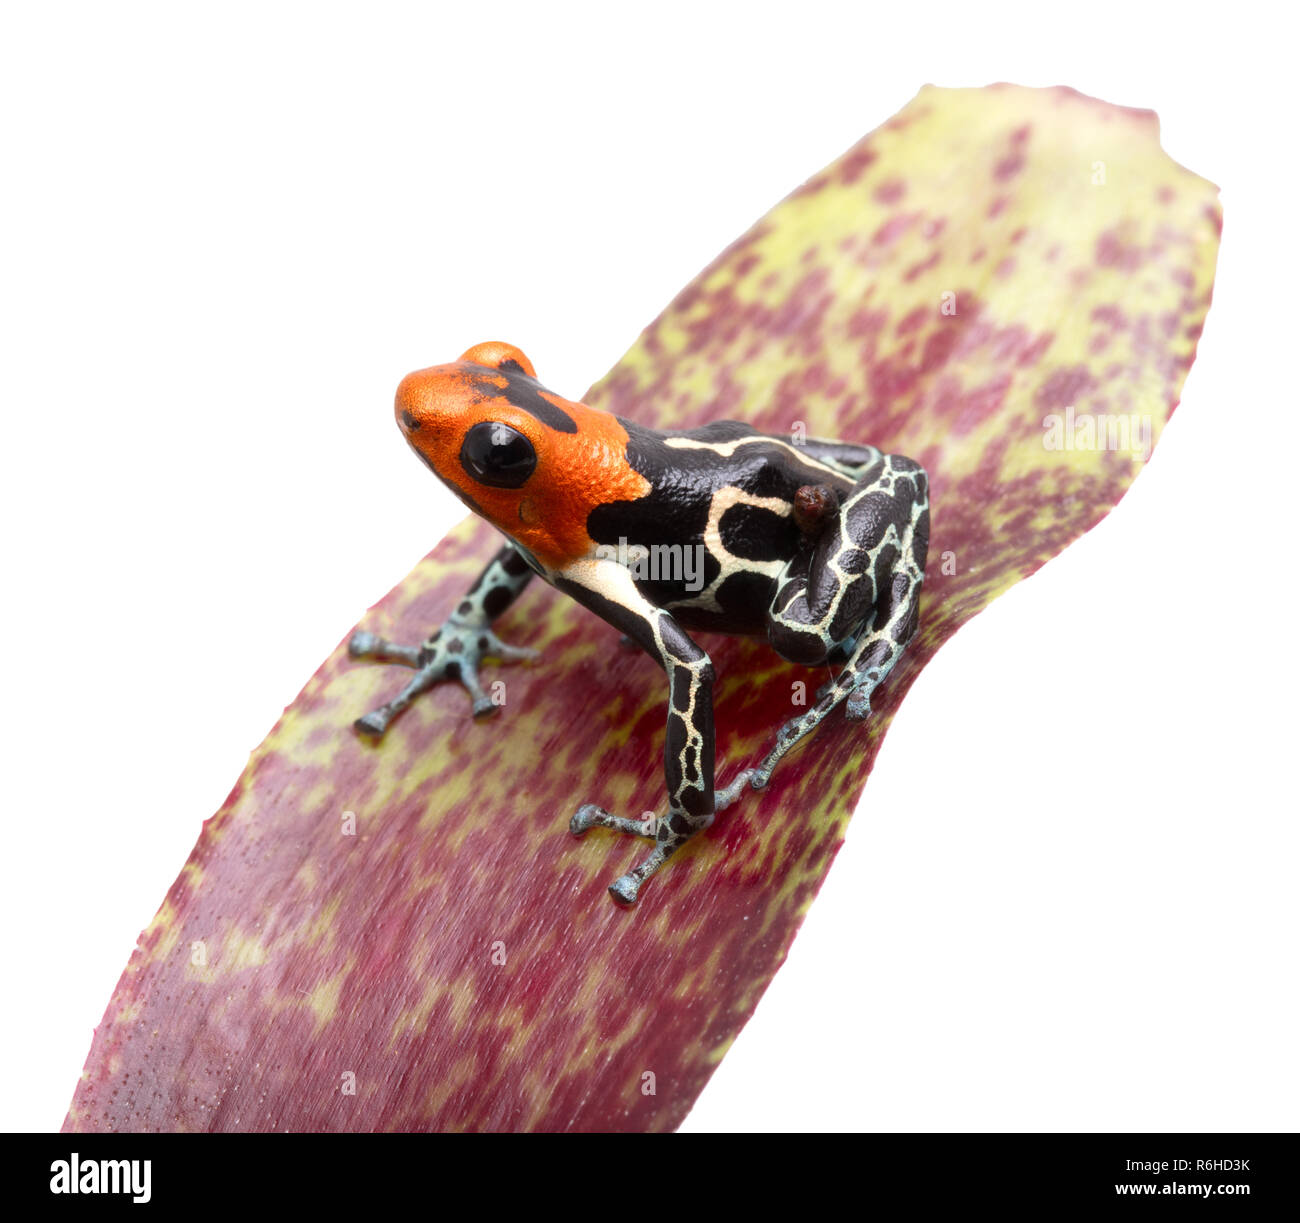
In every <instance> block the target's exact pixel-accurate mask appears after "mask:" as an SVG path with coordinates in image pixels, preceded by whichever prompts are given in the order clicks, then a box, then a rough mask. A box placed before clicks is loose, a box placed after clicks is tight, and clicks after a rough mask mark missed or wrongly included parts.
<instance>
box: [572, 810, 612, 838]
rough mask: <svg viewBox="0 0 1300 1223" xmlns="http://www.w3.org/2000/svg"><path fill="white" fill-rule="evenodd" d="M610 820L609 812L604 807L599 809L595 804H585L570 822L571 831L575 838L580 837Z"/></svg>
mask: <svg viewBox="0 0 1300 1223" xmlns="http://www.w3.org/2000/svg"><path fill="white" fill-rule="evenodd" d="M609 818H610V816H609V812H608V811H606V810H605V809H604V807H597V806H596V804H595V803H584V804H583V805H582V806H581V807H579V808H578V810H577V811H576V812H575V813H574V816H573V818H572V819H571V820H570V821H569V831H570V832H571V833H573V835H574V836H575V837H580V836H582V834H583V833H584V832H587V831H589V830H590V829H592V828H595V827H596V825H597V824H602V823H604V821H606V820H608V819H609Z"/></svg>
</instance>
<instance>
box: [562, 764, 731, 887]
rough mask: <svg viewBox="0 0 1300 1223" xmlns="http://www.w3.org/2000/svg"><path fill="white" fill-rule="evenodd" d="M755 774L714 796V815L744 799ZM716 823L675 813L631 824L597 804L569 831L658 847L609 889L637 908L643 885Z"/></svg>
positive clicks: (578, 817)
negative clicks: (608, 831) (608, 832)
mask: <svg viewBox="0 0 1300 1223" xmlns="http://www.w3.org/2000/svg"><path fill="white" fill-rule="evenodd" d="M752 772H753V770H752V769H745V770H744V771H743V772H741V773H738V774H737V775H736V776H735V777H734V778H732V781H731V784H730V785H729V786H727V787H726V788H725V789H722V790H715V791H714V792H713V811H714V813H716V812H719V811H724V810H726V808H728V807H730V806H731V804H732V803H734V802H735V801H736V799H737V798H739V797H740V794H741V791H742V790H744V788H745V783H746V782H748V781H749V780H750V775H751V773H752ZM712 823H713V814H710V815H705V816H699V817H697V816H692V815H689V814H688V813H687V812H685V811H673V810H671V809H669V810H668V811H666V812H665V813H664V814H663V815H659V816H656V815H654V814H653V813H647V814H646V816H645V817H644V818H643V819H639V820H629V819H626V818H624V817H623V816H619V815H610V813H609V812H608V811H606V810H605V809H604V807H598V806H596V804H595V803H584V804H583V805H582V806H581V807H579V808H578V810H577V812H576V813H575V815H574V816H573V818H572V819H571V820H570V821H569V831H570V832H571V833H573V835H574V836H575V837H580V836H582V834H583V833H584V832H586V831H588V829H591V828H612V829H613V830H614V831H615V832H622V833H625V834H627V835H628V836H633V837H645V838H646V840H648V841H653V842H654V843H655V847H654V849H652V850H651V851H650V853H649V854H648V855H647V856H646V857H645V858H644V859H643V860H642V861H641V862H639V863H637V865H636V866H634V867H633V868H632V869H631V870H630V871H628V872H627V874H626V875H620V876H619V877H618V878H617V879H615V880H614V882H613V883H611V884H610V885H609V894H610V895H611V896H612V897H613V898H614V899H615V900H617V901H618V902H619V904H623V905H634V904H636V900H637V896H638V894H639V893H640V891H641V885H642V884H643V883H644V882H645V881H646V880H647V879H649V878H650V876H651V875H653V874H654V873H655V871H657V870H658V869H659V868H660V867H661V866H663V864H664V863H665V862H667V861H668V859H669V858H670V857H671V856H672V854H673V853H674V852H675V851H676V850H678V849H680V848H681V847H682V846H683V845H685V844H686V842H687V841H689V840H690V839H691V837H693V836H694V835H695V834H696V833H697V832H703V831H704V829H706V828H707V827H708V826H709V825H710V824H712Z"/></svg>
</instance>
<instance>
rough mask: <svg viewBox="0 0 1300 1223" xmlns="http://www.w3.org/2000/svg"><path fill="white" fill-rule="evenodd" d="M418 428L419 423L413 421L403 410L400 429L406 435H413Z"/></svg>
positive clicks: (408, 413) (413, 418) (412, 417)
mask: <svg viewBox="0 0 1300 1223" xmlns="http://www.w3.org/2000/svg"><path fill="white" fill-rule="evenodd" d="M419 427H420V422H419V421H418V420H416V419H415V417H414V416H412V415H411V414H410V412H408V411H407V410H406V409H405V408H403V409H402V428H403V429H405V430H406V431H407V433H414V432H415V431H416V430H417V429H418V428H419Z"/></svg>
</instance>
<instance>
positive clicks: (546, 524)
mask: <svg viewBox="0 0 1300 1223" xmlns="http://www.w3.org/2000/svg"><path fill="white" fill-rule="evenodd" d="M394 410H395V412H396V415H397V423H398V425H399V427H400V428H401V430H402V432H403V434H405V436H406V440H407V442H408V443H409V444H410V446H411V448H412V449H413V450H414V451H415V452H416V454H418V455H419V456H420V458H421V459H422V460H424V462H425V463H426V464H427V465H428V466H429V468H430V469H431V470H432V471H433V472H434V474H435V475H437V476H438V477H439V478H440V479H441V480H442V481H443V482H444V483H445V484H447V485H448V486H449V487H450V488H451V490H452V492H454V493H455V494H456V495H457V496H458V497H459V498H460V499H461V500H462V501H464V502H465V503H466V505H468V506H469V507H470V509H472V510H473V511H474V512H475V513H477V514H480V515H481V516H482V517H484V518H486V519H487V520H488V521H489V522H491V523H492V524H493V525H494V526H496V527H497V528H499V529H500V530H502V531H504V532H505V533H506V534H507V535H509V536H511V537H512V538H513V539H516V540H518V541H519V543H521V544H522V545H523V546H524V547H526V548H527V549H528V550H529V551H531V552H532V553H533V554H534V555H535V556H537V557H538V558H539V559H540V560H541V561H542V562H543V563H544V564H547V565H550V566H552V567H553V568H560V567H562V566H563V565H565V564H567V563H568V562H570V561H572V560H576V559H577V558H579V557H581V556H586V555H588V554H590V553H591V551H592V550H593V548H594V543H593V541H592V540H591V537H590V536H589V535H588V534H587V529H586V528H587V515H588V514H589V513H590V512H591V510H592V509H593V508H594V507H595V506H597V505H599V504H602V503H604V502H606V501H611V500H633V499H635V498H637V497H641V496H644V495H645V493H646V492H648V491H649V487H650V486H649V483H648V482H647V481H646V480H645V478H644V477H643V476H641V475H640V474H639V473H638V472H636V471H634V470H633V469H632V468H631V467H630V466H629V465H628V462H627V440H628V439H627V431H626V430H625V429H624V428H623V426H622V425H621V424H620V423H619V421H618V419H617V418H616V417H614V416H611V415H610V414H609V413H608V412H600V411H597V410H596V409H594V408H589V407H587V406H586V405H585V404H581V403H572V402H570V401H569V400H567V399H563V398H561V397H560V396H559V395H556V394H554V393H552V392H551V391H548V390H546V388H545V387H543V386H542V385H541V383H540V382H538V381H537V373H536V371H535V370H534V369H533V363H532V362H531V361H529V359H528V358H527V357H526V356H524V354H523V353H522V352H520V351H519V349H517V348H515V347H514V346H513V345H510V344H502V343H499V342H497V341H490V342H488V343H486V344H476V345H475V346H474V347H473V348H471V349H470V350H469V351H468V352H466V353H465V354H464V355H463V356H462V357H461V358H460V360H459V361H455V362H452V363H451V364H450V365H435V366H432V367H431V368H429V369H422V370H417V371H416V372H415V373H414V374H408V375H407V376H406V377H405V378H404V379H402V384H401V385H400V386H399V387H398V388H397V401H396V404H395V407H394Z"/></svg>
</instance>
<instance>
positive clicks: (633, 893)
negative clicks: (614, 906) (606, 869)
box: [609, 871, 641, 906]
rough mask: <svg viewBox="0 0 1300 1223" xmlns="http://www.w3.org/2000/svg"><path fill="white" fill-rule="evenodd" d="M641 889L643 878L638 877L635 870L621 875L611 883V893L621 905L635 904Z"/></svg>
mask: <svg viewBox="0 0 1300 1223" xmlns="http://www.w3.org/2000/svg"><path fill="white" fill-rule="evenodd" d="M640 891H641V880H640V879H639V878H637V874H636V872H635V871H628V873H627V874H626V875H620V876H619V877H618V878H617V879H615V880H614V882H613V883H611V884H610V885H609V894H610V895H611V896H612V897H613V898H614V899H615V900H617V901H618V903H619V904H621V905H628V906H631V905H634V904H636V898H637V895H638V893H639V892H640Z"/></svg>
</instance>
